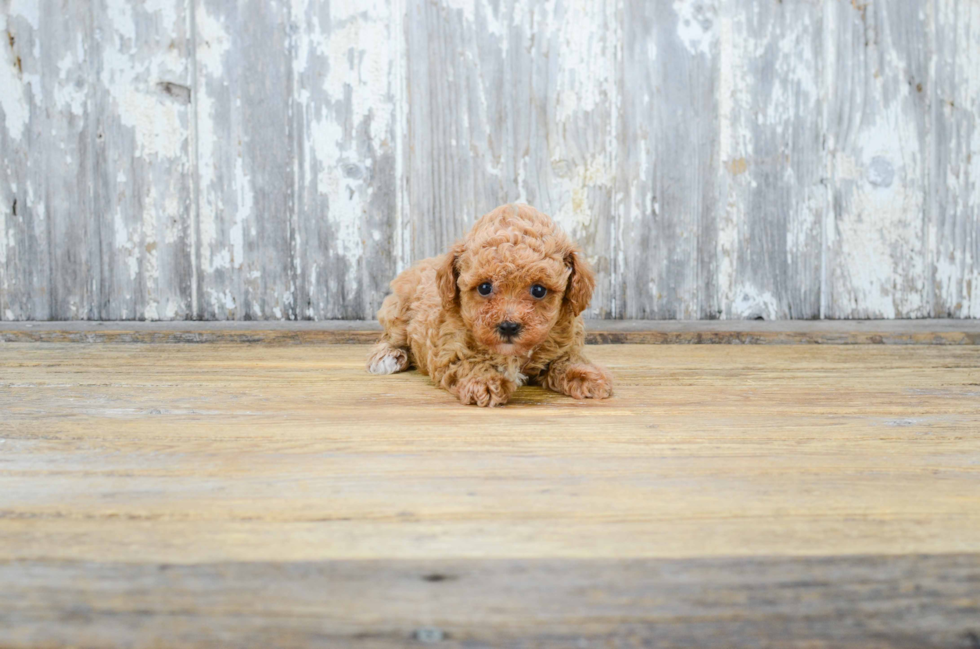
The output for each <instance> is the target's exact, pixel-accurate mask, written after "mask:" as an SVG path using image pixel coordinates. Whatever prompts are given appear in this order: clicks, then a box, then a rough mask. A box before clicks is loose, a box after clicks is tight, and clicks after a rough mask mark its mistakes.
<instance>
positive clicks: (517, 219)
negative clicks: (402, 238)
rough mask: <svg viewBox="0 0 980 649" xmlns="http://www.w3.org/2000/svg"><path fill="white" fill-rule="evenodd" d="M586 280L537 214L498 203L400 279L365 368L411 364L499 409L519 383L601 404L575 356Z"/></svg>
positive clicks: (567, 243)
mask: <svg viewBox="0 0 980 649" xmlns="http://www.w3.org/2000/svg"><path fill="white" fill-rule="evenodd" d="M594 287H595V276H594V275H593V273H592V268H591V267H590V266H589V263H588V262H587V261H586V260H585V259H584V258H583V256H582V254H581V251H580V250H579V249H578V248H577V247H576V246H575V244H574V243H572V241H571V240H570V239H569V238H568V237H567V236H566V235H565V233H564V232H562V231H561V229H559V228H558V226H557V225H556V224H555V223H554V221H552V220H551V218H550V217H548V216H547V215H545V214H542V213H541V212H539V211H537V210H536V209H534V208H532V207H529V206H527V205H503V206H501V207H498V208H497V209H495V210H493V211H492V212H490V213H488V214H486V215H484V216H483V217H482V218H480V220H478V221H477V222H476V223H475V224H474V225H473V229H472V230H470V233H469V234H468V235H467V236H466V238H465V239H464V240H463V241H460V242H458V243H456V245H454V246H453V247H452V249H451V250H450V251H449V252H448V253H447V254H445V255H442V256H440V257H432V258H429V259H425V260H423V261H420V262H419V263H418V264H416V265H415V266H413V267H412V268H409V269H408V270H406V271H405V272H403V273H402V274H400V275H399V276H398V277H397V278H395V280H394V281H393V282H392V283H391V290H392V294H391V295H389V296H388V297H387V298H385V301H384V303H383V304H382V305H381V310H380V311H378V320H380V321H381V324H382V326H383V327H384V334H383V336H382V338H381V341H380V342H378V344H377V345H375V346H374V348H373V349H372V350H371V355H370V357H369V359H368V370H369V371H371V372H373V373H375V374H392V373H395V372H401V371H404V370H407V369H408V368H409V367H411V366H412V365H414V366H415V367H417V368H418V369H419V370H420V371H422V372H423V373H425V374H428V375H429V376H430V377H432V380H433V381H435V382H436V383H437V384H438V385H440V386H441V387H443V388H444V389H446V390H448V391H449V392H451V393H452V394H454V395H456V397H457V398H458V399H459V400H460V401H461V402H462V403H464V404H476V405H478V406H498V405H502V404H505V403H507V400H508V399H509V398H510V395H511V394H513V392H514V390H516V389H517V387H518V386H520V385H522V384H523V383H525V382H529V383H531V384H533V385H542V386H544V387H547V388H548V389H550V390H554V391H556V392H561V393H562V394H567V395H569V396H571V397H574V398H576V399H605V398H606V397H608V396H610V395H611V394H612V380H611V378H610V376H609V374H608V373H607V372H606V371H605V370H604V369H602V368H600V367H597V366H596V365H593V364H592V363H590V362H589V361H588V360H587V359H586V358H585V356H584V355H583V347H584V343H585V340H584V338H585V328H584V325H583V323H582V316H581V315H580V314H581V313H582V311H584V310H585V308H586V307H587V306H588V304H589V300H591V299H592V290H593V288H594Z"/></svg>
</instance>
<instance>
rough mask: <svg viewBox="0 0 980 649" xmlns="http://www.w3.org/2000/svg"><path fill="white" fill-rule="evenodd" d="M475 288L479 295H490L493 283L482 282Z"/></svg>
mask: <svg viewBox="0 0 980 649" xmlns="http://www.w3.org/2000/svg"><path fill="white" fill-rule="evenodd" d="M476 290H477V291H479V292H480V295H483V296H487V295H490V291H492V290H493V284H491V283H490V282H483V283H482V284H480V285H479V286H477V287H476Z"/></svg>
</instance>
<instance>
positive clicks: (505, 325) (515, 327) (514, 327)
mask: <svg viewBox="0 0 980 649" xmlns="http://www.w3.org/2000/svg"><path fill="white" fill-rule="evenodd" d="M497 331H499V332H500V335H501V336H503V337H504V338H513V337H514V336H516V335H517V334H519V333H520V332H521V325H520V324H519V323H517V322H501V323H500V324H499V325H497Z"/></svg>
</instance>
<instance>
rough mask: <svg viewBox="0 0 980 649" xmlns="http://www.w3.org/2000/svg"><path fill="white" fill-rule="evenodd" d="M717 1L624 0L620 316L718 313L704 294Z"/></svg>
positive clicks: (710, 260)
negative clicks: (621, 282) (623, 199)
mask: <svg viewBox="0 0 980 649" xmlns="http://www.w3.org/2000/svg"><path fill="white" fill-rule="evenodd" d="M718 11H719V10H718V6H717V3H702V2H669V1H667V0H658V1H657V2H627V3H626V4H625V5H624V7H623V13H624V18H623V25H624V32H623V39H624V45H623V79H624V82H623V83H624V96H623V101H624V106H626V108H625V109H624V110H623V126H622V133H621V138H622V153H621V155H620V163H619V169H620V176H621V179H622V183H623V184H622V189H621V191H622V192H623V193H624V196H625V197H626V199H625V204H624V206H623V209H622V211H621V214H622V218H621V219H620V220H619V223H618V225H617V239H616V243H615V245H616V251H617V256H618V257H619V259H620V262H619V265H620V267H622V268H623V277H624V279H625V282H624V285H623V287H622V288H621V289H620V295H621V301H622V306H621V307H618V308H617V310H616V313H615V315H616V316H619V317H626V318H639V319H647V318H649V319H675V318H676V319H686V320H691V319H698V318H702V317H706V318H710V317H717V314H714V313H711V311H710V309H709V308H708V307H707V306H706V304H707V303H706V302H704V297H705V295H711V294H713V292H714V284H715V278H716V269H715V263H714V249H715V231H716V219H717V215H716V203H717V199H716V197H715V193H716V189H715V187H716V182H717V180H716V179H717V178H718V177H719V176H720V166H719V161H718V157H717V153H716V151H715V149H716V142H717V141H716V137H715V136H714V133H715V131H716V128H717V123H718V97H717V94H716V92H715V87H716V84H717V82H718V66H719V58H718V22H719V15H718ZM627 88H628V92H625V89H627ZM706 252H707V253H708V254H705V253H706ZM617 297H619V296H617Z"/></svg>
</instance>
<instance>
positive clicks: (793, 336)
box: [0, 319, 980, 345]
mask: <svg viewBox="0 0 980 649" xmlns="http://www.w3.org/2000/svg"><path fill="white" fill-rule="evenodd" d="M380 331H381V327H380V325H379V324H378V323H377V322H376V321H370V320H369V321H363V320H328V321H323V322H282V321H272V322H255V321H252V322H247V321H246V322H6V323H0V342H8V343H15V342H62V343H67V342H79V343H262V344H350V343H374V342H376V341H377V339H378V336H379V334H380ZM586 342H587V343H589V344H597V343H598V344H685V345H686V344H775V345H788V344H815V345H866V344H874V345H980V322H977V321H975V320H959V319H941V320H837V321H814V320H797V321H793V322H787V321H782V320H775V321H768V322H767V321H763V320H749V321H739V320H734V321H733V320H706V321H700V322H691V321H660V320H587V321H586Z"/></svg>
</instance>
